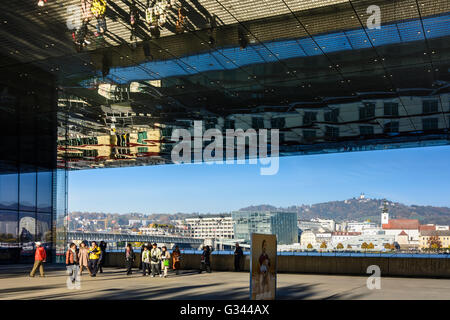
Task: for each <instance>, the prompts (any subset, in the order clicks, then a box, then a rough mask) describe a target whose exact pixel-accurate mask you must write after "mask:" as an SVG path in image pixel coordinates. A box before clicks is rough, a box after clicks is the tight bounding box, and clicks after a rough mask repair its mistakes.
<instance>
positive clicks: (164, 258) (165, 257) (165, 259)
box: [159, 246, 170, 278]
mask: <svg viewBox="0 0 450 320" xmlns="http://www.w3.org/2000/svg"><path fill="white" fill-rule="evenodd" d="M161 265H162V271H163V272H161V274H160V275H159V276H160V277H162V276H163V274H164V278H167V272H168V271H169V265H170V253H169V251H167V247H166V246H163V247H162V251H161Z"/></svg>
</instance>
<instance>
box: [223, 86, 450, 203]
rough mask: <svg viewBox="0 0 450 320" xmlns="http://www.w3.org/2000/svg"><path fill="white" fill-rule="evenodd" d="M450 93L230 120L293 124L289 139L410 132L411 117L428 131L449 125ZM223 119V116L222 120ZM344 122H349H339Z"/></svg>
mask: <svg viewBox="0 0 450 320" xmlns="http://www.w3.org/2000/svg"><path fill="white" fill-rule="evenodd" d="M449 96H450V95H449V94H447V93H445V94H441V95H440V96H426V97H417V96H402V98H401V100H400V99H399V98H395V97H394V98H378V99H377V98H375V99H364V100H363V101H357V102H350V103H337V104H328V108H323V109H318V108H317V107H312V108H307V107H305V106H304V105H303V104H302V103H296V107H297V108H293V112H290V113H281V112H280V113H277V112H264V113H260V114H257V113H252V114H234V115H232V116H230V117H228V118H227V119H226V120H227V121H228V122H231V123H232V124H233V127H232V128H233V129H234V128H242V129H244V130H246V129H248V128H250V127H253V128H254V129H258V128H259V127H265V128H274V127H278V128H280V127H282V128H289V129H290V130H289V131H285V132H283V137H282V139H283V140H284V141H286V142H287V141H298V140H299V137H301V139H304V140H306V141H310V140H311V141H315V142H323V141H326V138H327V137H351V136H356V135H359V134H361V135H372V134H381V133H383V132H388V133H389V132H392V133H397V132H407V131H411V130H412V129H411V121H412V122H413V124H414V127H415V128H416V130H425V131H427V130H434V129H442V128H446V126H447V124H446V123H447V121H448V120H447V119H445V118H444V117H442V116H441V115H439V114H438V112H439V111H440V110H441V108H442V110H443V111H448V110H449V107H450V99H449ZM306 103H308V104H311V103H310V102H305V104H306ZM406 110H408V113H406ZM424 115H428V116H425V117H424ZM390 117H395V118H394V119H391V118H390ZM367 119H373V123H364V121H365V120H367ZM221 120H222V119H221ZM222 122H223V120H222V121H219V122H218V124H219V125H220V124H221V123H222ZM341 122H347V123H348V124H347V125H346V126H339V125H338V124H339V123H341ZM299 124H303V125H305V124H314V126H313V127H310V128H302V127H301V126H299ZM380 124H381V125H380ZM280 138H281V137H280ZM367 148H369V147H367ZM363 150H366V149H364V148H363ZM366 199H367V198H365V197H363V198H361V197H360V199H359V200H360V201H366Z"/></svg>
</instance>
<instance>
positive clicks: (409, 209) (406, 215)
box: [241, 198, 450, 225]
mask: <svg viewBox="0 0 450 320" xmlns="http://www.w3.org/2000/svg"><path fill="white" fill-rule="evenodd" d="M387 206H388V211H389V214H390V217H391V218H397V219H419V221H420V222H421V223H422V224H427V223H434V224H444V225H448V224H450V208H448V207H433V206H417V205H411V206H408V205H405V204H402V203H398V202H391V201H388V202H387ZM382 208H383V199H367V198H366V199H359V198H353V199H349V200H344V201H330V202H324V203H317V204H313V205H300V206H291V207H285V208H276V207H273V206H271V205H257V206H250V207H247V208H243V209H241V210H242V211H246V210H251V211H253V210H256V211H266V210H280V211H290V212H297V214H298V217H299V219H301V220H309V219H312V218H318V217H319V218H322V219H334V220H336V221H337V222H341V221H350V220H356V221H364V220H367V219H370V220H371V221H373V222H376V223H380V219H381V217H380V214H381V210H382Z"/></svg>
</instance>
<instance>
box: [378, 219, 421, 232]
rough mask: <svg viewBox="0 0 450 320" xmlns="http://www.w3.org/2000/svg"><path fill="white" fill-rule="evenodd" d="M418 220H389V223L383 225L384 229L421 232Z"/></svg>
mask: <svg viewBox="0 0 450 320" xmlns="http://www.w3.org/2000/svg"><path fill="white" fill-rule="evenodd" d="M419 225H420V224H419V220H417V219H389V223H387V224H383V229H399V230H400V229H408V230H419Z"/></svg>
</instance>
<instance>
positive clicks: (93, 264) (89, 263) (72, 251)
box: [66, 241, 107, 283]
mask: <svg viewBox="0 0 450 320" xmlns="http://www.w3.org/2000/svg"><path fill="white" fill-rule="evenodd" d="M106 247H107V243H106V242H104V241H101V242H100V245H97V242H96V241H92V243H91V247H87V245H86V243H85V242H81V243H80V248H78V247H77V245H76V244H75V243H73V242H72V243H71V244H70V245H69V249H67V251H66V267H67V270H68V272H69V274H70V280H71V281H72V283H75V281H76V280H77V278H78V276H82V275H83V270H84V268H86V269H87V271H88V272H89V275H90V276H91V277H95V276H97V273H98V272H100V273H103V265H104V262H105V258H106Z"/></svg>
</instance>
